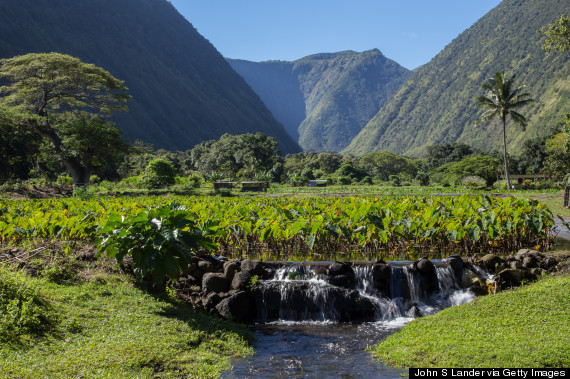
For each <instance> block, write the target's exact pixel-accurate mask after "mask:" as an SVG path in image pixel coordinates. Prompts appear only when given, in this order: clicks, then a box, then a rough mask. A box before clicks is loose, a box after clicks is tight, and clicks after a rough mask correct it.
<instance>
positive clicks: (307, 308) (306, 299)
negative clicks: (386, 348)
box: [254, 282, 375, 322]
mask: <svg viewBox="0 0 570 379" xmlns="http://www.w3.org/2000/svg"><path fill="white" fill-rule="evenodd" d="M254 294H255V300H256V303H257V304H260V305H261V304H263V308H261V306H260V309H259V310H260V312H259V314H260V317H259V318H260V319H261V320H262V321H273V320H278V319H283V320H291V321H303V320H315V321H318V320H325V319H326V320H333V321H338V322H351V321H372V320H373V319H374V316H375V307H374V305H373V304H372V302H371V300H370V299H368V298H365V297H362V296H360V294H359V293H358V292H357V291H354V290H349V289H345V288H340V287H333V286H329V285H325V284H323V285H321V286H318V287H316V288H315V287H314V286H312V285H311V284H310V283H307V282H281V283H278V282H265V283H263V286H260V287H258V288H257V289H256V290H255V291H254Z"/></svg>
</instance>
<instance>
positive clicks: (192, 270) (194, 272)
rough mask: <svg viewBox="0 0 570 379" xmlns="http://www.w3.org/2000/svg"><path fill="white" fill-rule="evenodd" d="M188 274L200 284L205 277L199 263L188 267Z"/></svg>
mask: <svg viewBox="0 0 570 379" xmlns="http://www.w3.org/2000/svg"><path fill="white" fill-rule="evenodd" d="M188 274H189V275H190V276H192V277H193V278H194V279H196V280H197V281H198V282H201V281H202V277H203V276H204V271H202V270H200V269H199V268H198V263H196V264H191V265H189V266H188Z"/></svg>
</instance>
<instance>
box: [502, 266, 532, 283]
mask: <svg viewBox="0 0 570 379" xmlns="http://www.w3.org/2000/svg"><path fill="white" fill-rule="evenodd" d="M535 279H536V276H535V275H533V274H531V273H530V272H527V271H523V270H513V269H505V270H502V271H501V272H499V273H498V274H497V275H496V276H495V281H496V282H499V283H501V284H502V285H506V286H519V285H521V283H522V282H523V281H532V280H535Z"/></svg>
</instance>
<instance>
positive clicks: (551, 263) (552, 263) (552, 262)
mask: <svg viewBox="0 0 570 379" xmlns="http://www.w3.org/2000/svg"><path fill="white" fill-rule="evenodd" d="M557 264H558V260H557V259H556V258H552V257H550V258H546V259H545V260H544V263H543V265H544V267H543V268H546V269H549V268H552V267H556V265H557Z"/></svg>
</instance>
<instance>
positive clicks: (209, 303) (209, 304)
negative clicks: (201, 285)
mask: <svg viewBox="0 0 570 379" xmlns="http://www.w3.org/2000/svg"><path fill="white" fill-rule="evenodd" d="M221 300H222V298H221V297H220V295H218V294H217V293H215V292H211V293H210V294H209V295H208V296H206V298H203V299H202V306H203V307H204V309H206V310H207V311H210V310H212V309H213V308H214V307H215V306H216V305H218V303H219V302H220V301H221Z"/></svg>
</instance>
